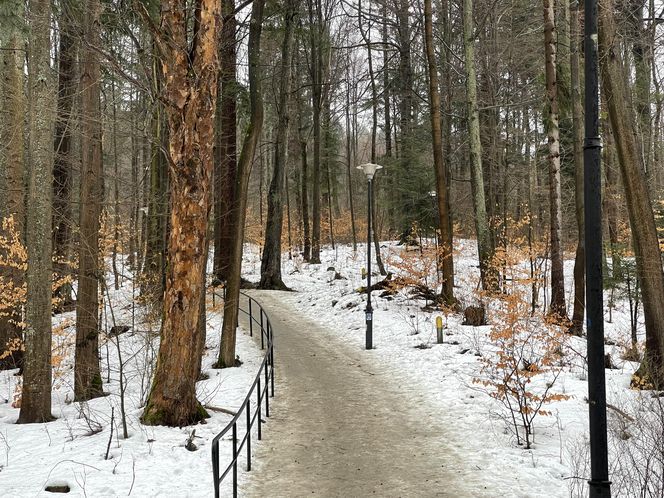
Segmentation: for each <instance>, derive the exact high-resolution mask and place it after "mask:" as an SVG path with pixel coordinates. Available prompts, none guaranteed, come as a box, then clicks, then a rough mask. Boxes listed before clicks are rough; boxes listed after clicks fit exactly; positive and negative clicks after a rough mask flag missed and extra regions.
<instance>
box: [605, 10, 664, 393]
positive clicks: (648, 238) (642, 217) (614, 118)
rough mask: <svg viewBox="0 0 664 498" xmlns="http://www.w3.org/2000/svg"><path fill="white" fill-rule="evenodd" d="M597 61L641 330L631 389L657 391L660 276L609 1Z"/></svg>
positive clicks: (663, 280) (662, 343)
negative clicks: (640, 354) (642, 344)
mask: <svg viewBox="0 0 664 498" xmlns="http://www.w3.org/2000/svg"><path fill="white" fill-rule="evenodd" d="M599 60H600V70H601V78H602V89H603V91H604V93H605V95H606V100H607V103H608V113H609V120H610V122H611V128H612V130H613V137H614V140H615V143H616V149H617V152H618V159H619V163H620V171H621V173H622V179H623V184H624V187H625V196H626V200H627V211H628V213H629V220H630V225H631V228H632V240H633V243H634V253H635V257H636V270H637V275H638V277H639V280H640V282H641V289H642V290H641V292H642V298H643V311H644V317H645V326H646V351H645V358H644V361H643V362H642V363H641V366H640V367H639V370H638V371H637V372H636V374H635V377H634V378H633V380H632V381H633V384H634V385H636V386H644V385H648V384H652V385H654V386H655V387H659V388H661V386H663V385H664V273H663V272H662V260H661V255H660V251H659V241H658V239H657V229H656V227H655V218H654V215H653V210H652V204H651V202H650V198H649V196H648V184H647V181H646V174H645V171H644V168H643V157H642V155H641V147H640V145H639V140H638V136H637V135H636V133H635V131H634V130H635V126H634V118H633V114H632V113H631V110H630V106H629V103H630V101H631V95H630V91H629V87H628V86H627V82H626V81H625V78H626V72H625V71H624V67H623V62H622V57H621V53H620V49H619V47H618V44H617V36H616V26H615V20H614V17H613V2H612V0H604V1H603V2H602V3H600V5H599ZM644 381H645V382H644Z"/></svg>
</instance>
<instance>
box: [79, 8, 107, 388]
mask: <svg viewBox="0 0 664 498" xmlns="http://www.w3.org/2000/svg"><path fill="white" fill-rule="evenodd" d="M85 6H86V8H85V15H84V17H83V18H81V21H83V40H84V43H83V49H82V53H81V60H82V65H81V81H80V87H81V94H82V95H81V151H82V161H81V202H80V214H79V220H80V221H79V224H80V243H79V251H78V260H79V263H78V293H77V300H76V363H75V365H74V398H75V399H76V400H77V401H84V400H87V399H91V398H94V397H97V396H101V395H102V394H103V389H102V381H101V372H100V369H99V271H100V267H99V229H100V219H99V218H100V216H101V203H102V200H103V196H104V184H103V177H102V174H103V173H102V150H101V108H100V100H99V99H100V92H101V69H100V65H99V59H98V55H97V53H96V52H95V49H94V47H97V46H99V40H100V36H99V31H100V26H99V16H100V13H101V4H100V3H99V0H87V1H86V5H85Z"/></svg>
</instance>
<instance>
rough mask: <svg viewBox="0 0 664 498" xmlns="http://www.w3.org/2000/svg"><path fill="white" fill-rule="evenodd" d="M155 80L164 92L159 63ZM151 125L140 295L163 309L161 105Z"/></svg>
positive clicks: (165, 191) (165, 183)
mask: <svg viewBox="0 0 664 498" xmlns="http://www.w3.org/2000/svg"><path fill="white" fill-rule="evenodd" d="M153 77H154V79H155V82H156V84H155V87H156V88H155V90H156V91H157V92H161V90H162V87H163V75H162V73H161V68H159V67H157V62H156V61H155V63H154V67H153ZM151 125H152V144H151V159H150V183H149V193H148V199H147V205H148V212H147V230H146V235H145V258H144V263H143V270H142V273H143V279H142V281H141V294H142V295H145V296H149V298H150V300H151V301H152V302H153V303H154V305H156V306H158V307H161V305H162V304H163V303H162V300H163V297H164V286H165V271H166V240H167V236H166V232H167V225H168V223H167V220H168V157H166V154H165V153H164V151H165V150H167V149H168V133H167V129H166V128H167V126H166V119H165V116H164V109H163V107H162V106H161V105H159V104H157V105H155V109H154V111H153V113H152V119H151Z"/></svg>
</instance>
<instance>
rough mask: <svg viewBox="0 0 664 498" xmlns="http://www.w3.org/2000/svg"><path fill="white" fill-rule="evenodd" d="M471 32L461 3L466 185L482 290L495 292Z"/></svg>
mask: <svg viewBox="0 0 664 498" xmlns="http://www.w3.org/2000/svg"><path fill="white" fill-rule="evenodd" d="M474 33H475V28H474V22H473V0H463V39H464V52H465V56H466V61H465V69H466V112H467V119H468V135H469V152H470V181H471V189H472V195H473V210H474V213H475V231H476V233H477V250H478V254H479V263H480V278H481V281H482V287H483V288H484V289H485V290H495V289H496V288H497V286H498V280H497V276H496V274H495V271H494V270H493V269H492V266H493V265H492V261H491V260H492V258H493V246H492V244H491V234H490V232H489V223H488V220H487V215H486V202H485V198H484V173H483V171H482V144H481V142H480V122H479V111H478V106H477V76H476V74H475V34H474Z"/></svg>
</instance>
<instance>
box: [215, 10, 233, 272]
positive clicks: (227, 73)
mask: <svg viewBox="0 0 664 498" xmlns="http://www.w3.org/2000/svg"><path fill="white" fill-rule="evenodd" d="M234 11H235V0H222V2H221V13H222V15H223V16H224V23H223V26H222V28H221V40H220V44H221V46H220V50H219V57H220V61H219V62H220V67H219V87H220V89H219V93H220V95H219V97H218V98H219V103H218V107H219V112H218V113H217V115H216V148H215V159H214V165H215V166H214V268H213V272H214V276H215V277H216V278H217V279H219V280H221V281H225V280H227V279H228V275H229V265H230V258H231V246H232V245H233V235H232V234H233V226H232V206H233V199H234V198H235V191H234V188H235V185H236V183H237V174H238V172H237V124H236V120H237V116H236V114H237V111H236V107H237V81H236V75H235V67H236V58H237V56H236V43H237V42H236V39H235V36H236V35H235V31H236V27H237V26H236V25H237V22H236V20H235V14H233V12H234Z"/></svg>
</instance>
